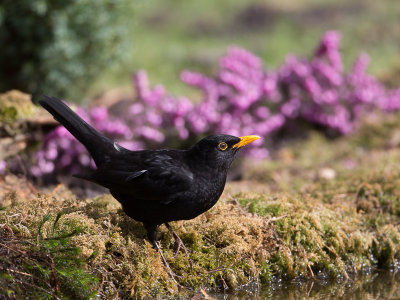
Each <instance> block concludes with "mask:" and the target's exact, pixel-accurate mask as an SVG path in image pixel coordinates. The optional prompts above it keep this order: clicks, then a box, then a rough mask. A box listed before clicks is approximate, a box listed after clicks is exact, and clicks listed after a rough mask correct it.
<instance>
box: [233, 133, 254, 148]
mask: <svg viewBox="0 0 400 300" xmlns="http://www.w3.org/2000/svg"><path fill="white" fill-rule="evenodd" d="M259 138H260V137H259V136H258V135H246V136H241V137H240V141H239V142H238V143H236V144H235V145H233V147H232V148H240V147H243V146H245V145H247V144H250V143H251V142H254V141H256V140H258V139H259Z"/></svg>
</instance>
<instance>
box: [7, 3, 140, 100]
mask: <svg viewBox="0 0 400 300" xmlns="http://www.w3.org/2000/svg"><path fill="white" fill-rule="evenodd" d="M132 3H133V1H130V0H98V1H90V0H74V1H60V0H56V1H53V0H35V1H30V0H21V1H18V2H17V3H16V2H15V1H14V0H4V1H2V2H1V3H0V27H1V30H0V44H1V45H2V54H1V56H0V65H1V66H2V67H1V71H0V91H5V90H9V89H15V88H17V89H20V90H23V91H25V92H29V93H31V94H33V95H34V96H36V95H37V94H38V93H46V94H49V95H58V96H59V97H65V96H70V97H73V96H74V95H75V96H76V95H79V94H81V93H82V91H84V90H85V89H86V88H87V86H88V83H90V82H91V80H92V79H93V78H94V77H95V76H96V75H98V74H99V73H101V72H102V70H103V69H104V68H110V67H111V66H112V65H114V66H115V65H118V63H120V62H122V61H123V60H124V58H125V55H126V54H127V52H128V51H127V47H128V46H130V36H129V35H128V34H127V32H128V29H129V28H130V25H131V20H132V11H133V8H132V6H133V4H132Z"/></svg>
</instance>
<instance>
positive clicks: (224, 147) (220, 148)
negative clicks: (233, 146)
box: [218, 142, 228, 151]
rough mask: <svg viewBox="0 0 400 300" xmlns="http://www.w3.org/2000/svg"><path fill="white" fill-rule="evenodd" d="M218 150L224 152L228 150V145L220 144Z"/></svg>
mask: <svg viewBox="0 0 400 300" xmlns="http://www.w3.org/2000/svg"><path fill="white" fill-rule="evenodd" d="M218 149H219V150H222V151H225V150H226V149H228V144H227V143H225V142H221V143H219V144H218Z"/></svg>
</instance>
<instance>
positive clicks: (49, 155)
mask: <svg viewBox="0 0 400 300" xmlns="http://www.w3.org/2000/svg"><path fill="white" fill-rule="evenodd" d="M367 65H368V56H367V55H366V54H362V55H360V57H359V58H358V59H357V60H356V62H355V63H354V65H353V67H352V68H351V69H350V70H349V72H345V71H344V69H343V63H342V59H341V54H340V35H339V33H337V32H335V31H328V32H326V33H325V35H324V36H323V37H322V40H321V42H320V44H319V45H318V47H317V48H316V50H315V52H314V54H313V55H312V57H311V58H309V59H306V58H300V57H296V56H293V55H289V56H287V58H286V60H285V62H284V63H283V64H282V66H280V67H279V68H278V70H276V71H272V70H265V69H264V68H263V65H262V61H261V59H260V58H258V57H257V56H255V55H254V54H252V53H250V52H249V51H247V50H244V49H241V48H238V47H230V48H229V49H228V53H227V55H226V56H224V57H222V58H221V59H220V62H219V68H218V71H217V73H216V74H215V75H214V76H212V77H209V76H206V75H204V74H200V73H195V72H190V71H183V72H182V73H181V80H182V81H183V82H184V83H186V84H188V85H190V86H192V87H194V88H197V89H200V91H201V93H202V97H201V99H199V100H198V101H190V100H189V99H187V98H185V97H175V96H173V95H170V94H168V93H167V92H166V90H165V88H164V87H163V86H162V85H157V86H155V87H153V88H152V87H150V85H149V82H148V78H147V73H146V72H145V71H139V72H137V73H136V74H135V75H134V77H133V83H134V86H135V89H136V94H137V97H136V99H135V101H133V102H132V103H131V104H130V105H129V107H128V109H125V110H124V112H123V113H121V114H119V115H118V117H116V116H113V115H110V114H109V111H108V110H107V109H106V108H105V107H93V108H91V109H90V110H84V109H82V108H77V112H78V114H79V115H80V116H82V117H83V118H84V119H85V120H86V121H87V122H89V123H90V124H92V125H93V126H94V127H95V128H97V129H98V130H99V131H101V132H103V133H104V134H105V135H107V136H109V137H110V138H112V139H114V140H117V141H118V142H119V143H120V144H121V145H122V146H124V147H126V148H128V149H132V150H135V149H143V148H149V147H154V146H157V147H160V146H171V145H174V146H177V145H178V146H179V144H180V143H182V142H179V141H182V140H187V139H189V140H190V141H191V142H193V141H195V140H196V139H197V138H198V137H199V136H202V135H207V134H213V133H225V134H232V135H236V136H241V135H248V134H256V135H260V136H263V137H267V136H268V135H269V134H270V133H271V132H273V131H276V130H278V129H280V128H283V127H284V126H286V125H288V124H289V123H290V124H293V122H297V121H301V122H304V121H305V122H308V123H311V124H318V125H320V126H322V127H324V128H327V129H333V130H335V131H337V132H338V133H341V134H347V133H349V132H351V131H352V130H354V128H355V125H356V124H357V121H358V120H359V119H360V117H361V116H362V114H363V113H365V112H367V111H371V110H373V109H379V110H383V111H387V112H390V111H393V110H398V109H400V89H397V90H387V89H386V88H385V87H384V86H383V85H382V84H381V83H380V82H379V81H378V80H377V79H376V78H375V77H373V76H371V75H369V74H367V73H366V69H367ZM289 121H290V122H289ZM295 124H296V123H295ZM261 143H262V141H261V140H259V141H258V143H257V142H255V143H253V144H252V146H255V147H253V148H251V149H250V151H249V153H250V154H251V155H252V156H253V157H258V158H262V157H266V156H267V155H268V151H267V149H266V148H265V147H260V145H261ZM36 159H37V164H36V165H35V166H33V167H32V169H31V171H32V174H33V175H35V176H40V175H41V174H46V173H51V172H54V171H56V172H60V173H65V172H68V173H70V172H78V171H79V169H80V168H81V166H85V167H87V166H90V165H91V164H93V162H92V161H91V159H90V158H89V156H88V155H87V152H86V151H85V149H84V148H83V146H82V145H81V144H80V143H79V142H77V141H76V140H75V139H74V138H73V137H72V136H71V135H70V134H69V133H68V132H67V131H66V130H65V129H64V128H63V127H57V128H56V129H55V130H54V131H52V132H50V133H49V134H48V135H47V136H46V139H45V142H44V144H43V147H42V149H41V150H40V151H38V152H37V153H36ZM54 162H57V163H56V164H55V163H54Z"/></svg>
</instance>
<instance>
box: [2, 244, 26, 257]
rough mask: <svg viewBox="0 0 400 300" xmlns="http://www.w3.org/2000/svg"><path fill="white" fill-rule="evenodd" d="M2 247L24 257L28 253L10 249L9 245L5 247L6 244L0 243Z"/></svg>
mask: <svg viewBox="0 0 400 300" xmlns="http://www.w3.org/2000/svg"><path fill="white" fill-rule="evenodd" d="M0 246H2V247H4V248H7V249H9V250H11V251H14V252H17V253H19V254H22V255H25V254H26V252H24V251H21V250H19V249H13V248H10V247H8V246H7V245H5V244H3V243H0Z"/></svg>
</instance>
